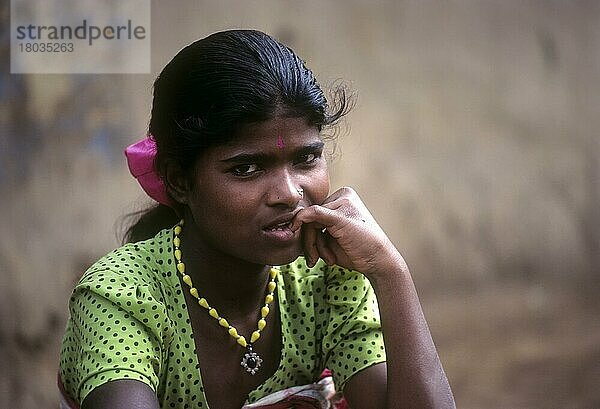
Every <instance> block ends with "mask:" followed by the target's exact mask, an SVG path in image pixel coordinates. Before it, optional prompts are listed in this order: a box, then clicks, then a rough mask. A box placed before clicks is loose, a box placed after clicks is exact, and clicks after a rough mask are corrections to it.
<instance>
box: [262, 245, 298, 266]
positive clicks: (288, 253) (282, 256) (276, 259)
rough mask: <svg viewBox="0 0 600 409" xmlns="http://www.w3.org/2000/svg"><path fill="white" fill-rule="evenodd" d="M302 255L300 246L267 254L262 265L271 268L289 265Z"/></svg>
mask: <svg viewBox="0 0 600 409" xmlns="http://www.w3.org/2000/svg"><path fill="white" fill-rule="evenodd" d="M302 255H303V252H302V250H301V249H300V246H298V248H293V249H285V250H284V249H280V250H279V251H276V252H271V253H270V254H268V255H267V256H266V257H265V258H264V260H265V262H264V263H262V264H267V265H271V266H281V265H285V264H290V263H292V262H293V261H294V260H296V259H297V258H298V257H300V256H302Z"/></svg>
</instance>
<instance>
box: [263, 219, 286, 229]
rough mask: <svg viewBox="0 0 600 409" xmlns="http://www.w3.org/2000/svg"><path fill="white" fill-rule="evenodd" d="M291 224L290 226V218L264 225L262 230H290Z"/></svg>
mask: <svg viewBox="0 0 600 409" xmlns="http://www.w3.org/2000/svg"><path fill="white" fill-rule="evenodd" d="M291 226H292V221H291V220H290V221H287V222H281V223H278V224H276V225H271V226H268V227H265V228H264V229H263V230H264V231H283V230H290V227H291Z"/></svg>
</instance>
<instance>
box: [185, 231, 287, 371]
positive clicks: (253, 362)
mask: <svg viewBox="0 0 600 409" xmlns="http://www.w3.org/2000/svg"><path fill="white" fill-rule="evenodd" d="M182 227H183V220H181V221H180V222H179V223H178V224H177V225H175V227H173V246H174V247H175V261H176V265H177V271H179V273H180V274H181V275H182V279H183V282H184V283H186V284H187V285H188V286H189V287H190V294H191V295H192V296H193V297H194V298H195V299H196V300H198V304H199V305H200V306H201V307H203V308H205V309H206V310H208V314H209V315H210V316H211V317H213V318H214V319H216V320H217V322H218V323H219V325H221V326H222V327H224V328H227V332H229V335H231V336H232V337H233V338H234V339H235V340H236V341H237V343H238V344H239V345H240V346H241V347H243V348H246V353H245V354H244V358H243V359H242V362H240V365H241V366H243V367H244V369H245V370H246V371H247V372H249V373H250V374H251V375H254V374H255V373H256V372H257V371H258V368H260V365H261V364H262V362H263V360H262V358H261V357H260V356H259V355H258V354H257V353H256V352H254V351H253V350H252V344H253V343H255V342H256V341H257V340H258V339H259V338H260V333H261V331H262V330H263V329H264V328H265V326H266V325H267V321H266V318H267V315H269V304H270V303H271V302H272V301H273V298H274V296H273V291H275V287H277V283H276V282H275V278H276V277H277V270H276V269H274V268H271V270H270V271H269V275H270V276H271V280H270V281H269V283H268V284H267V290H268V294H267V295H266V296H265V305H264V306H263V307H262V308H261V309H260V316H261V318H260V319H259V320H258V324H257V329H256V330H255V331H254V332H253V333H252V335H250V342H248V341H246V338H244V336H243V335H240V334H238V331H237V329H235V327H234V326H232V325H230V324H229V322H227V320H226V319H225V318H223V317H221V316H220V315H219V313H218V312H217V310H216V309H215V308H213V307H211V306H210V304H208V301H206V298H204V297H200V295H199V294H198V290H197V289H196V288H195V287H194V285H193V284H192V278H191V277H190V276H189V275H188V274H186V273H185V264H184V263H183V261H181V256H182V254H181V249H180V248H179V246H180V244H181V239H180V238H179V235H180V234H181V230H182Z"/></svg>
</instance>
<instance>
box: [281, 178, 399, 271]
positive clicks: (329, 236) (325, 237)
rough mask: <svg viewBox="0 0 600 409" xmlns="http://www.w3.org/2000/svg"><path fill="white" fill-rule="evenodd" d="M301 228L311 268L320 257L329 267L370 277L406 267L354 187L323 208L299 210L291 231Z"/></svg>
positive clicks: (331, 200)
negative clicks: (349, 270) (340, 268)
mask: <svg viewBox="0 0 600 409" xmlns="http://www.w3.org/2000/svg"><path fill="white" fill-rule="evenodd" d="M300 227H302V233H303V235H302V240H303V246H304V256H305V257H306V259H307V263H308V265H309V266H311V267H312V266H314V265H315V264H316V262H317V260H318V259H319V257H320V258H322V259H323V260H325V262H326V263H327V264H329V265H332V264H337V265H339V266H342V267H345V268H349V269H353V270H357V271H360V272H361V273H363V274H365V275H366V276H367V277H369V278H378V277H377V276H378V275H380V274H384V273H385V272H386V271H390V270H397V269H398V267H399V266H401V267H402V268H403V269H405V268H406V264H405V263H404V259H403V258H402V256H401V255H400V253H399V252H398V250H397V249H396V248H395V247H394V245H393V244H392V242H391V241H390V239H389V238H388V237H387V236H386V234H385V233H384V232H383V230H382V229H381V227H379V225H378V224H377V222H376V221H375V219H374V218H373V216H372V215H371V213H369V210H368V209H367V208H366V206H365V205H364V204H363V202H362V201H361V200H360V197H358V194H357V193H356V192H355V191H354V190H353V189H352V188H349V187H343V188H341V189H339V190H337V191H336V192H334V193H333V194H332V195H330V196H329V197H328V198H327V199H325V201H324V202H323V203H322V204H321V205H312V206H309V207H307V208H304V209H302V210H300V211H299V212H298V213H297V214H296V216H295V217H294V219H293V220H292V226H291V229H292V230H293V231H296V230H298V229H299V228H300Z"/></svg>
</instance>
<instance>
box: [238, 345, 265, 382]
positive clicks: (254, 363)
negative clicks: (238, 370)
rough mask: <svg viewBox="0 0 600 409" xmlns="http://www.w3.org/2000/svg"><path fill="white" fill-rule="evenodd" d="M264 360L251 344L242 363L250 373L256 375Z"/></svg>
mask: <svg viewBox="0 0 600 409" xmlns="http://www.w3.org/2000/svg"><path fill="white" fill-rule="evenodd" d="M262 361H263V360H262V358H261V357H260V356H259V355H258V354H257V353H256V352H254V351H253V350H252V347H251V346H250V345H249V346H248V349H247V350H246V353H245V354H244V358H243V359H242V362H241V363H240V365H242V366H243V367H244V369H245V370H246V372H249V373H250V375H254V374H255V373H256V372H258V368H260V364H262Z"/></svg>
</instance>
